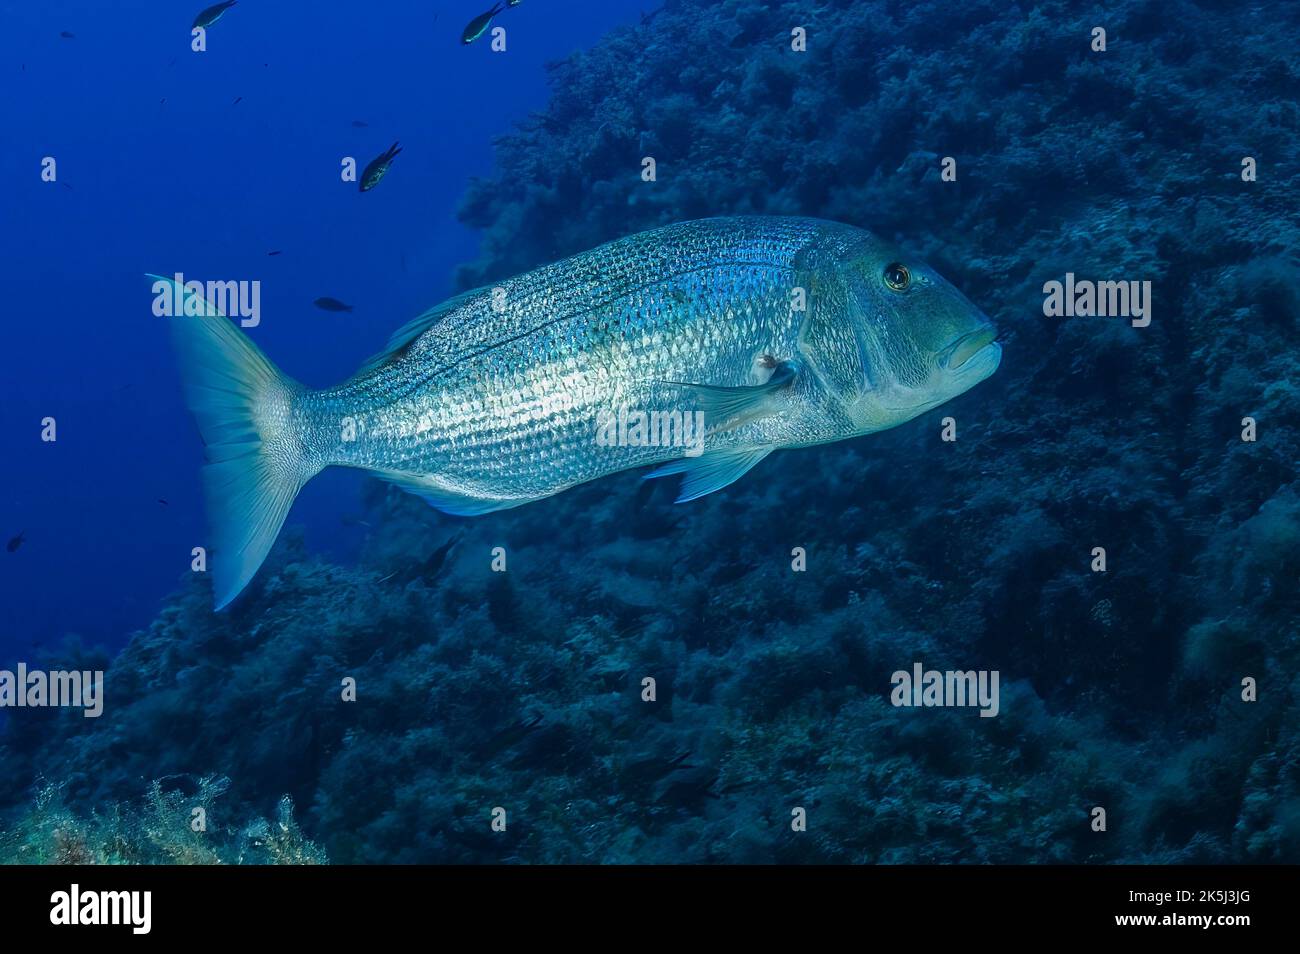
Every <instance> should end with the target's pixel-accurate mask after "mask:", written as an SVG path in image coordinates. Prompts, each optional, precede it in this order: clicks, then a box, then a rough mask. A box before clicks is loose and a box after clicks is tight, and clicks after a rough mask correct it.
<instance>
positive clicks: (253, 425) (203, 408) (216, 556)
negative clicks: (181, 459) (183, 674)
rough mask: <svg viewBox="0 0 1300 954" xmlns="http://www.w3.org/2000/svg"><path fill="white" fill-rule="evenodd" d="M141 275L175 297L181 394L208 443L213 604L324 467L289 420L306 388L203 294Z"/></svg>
mask: <svg viewBox="0 0 1300 954" xmlns="http://www.w3.org/2000/svg"><path fill="white" fill-rule="evenodd" d="M149 277H150V278H153V279H155V284H154V292H155V294H159V293H166V294H170V295H172V296H173V301H174V302H175V303H177V304H179V305H180V306H181V307H180V308H179V309H175V308H174V309H173V312H172V315H173V316H172V317H170V318H168V319H167V321H168V322H169V323H170V324H171V328H172V341H173V343H174V345H175V347H176V353H177V356H178V357H179V359H180V364H181V378H182V382H183V384H184V388H185V400H186V403H187V404H188V405H189V408H190V412H191V413H192V414H193V415H194V417H195V419H196V420H197V421H198V425H199V432H200V433H201V434H202V436H203V443H204V444H205V446H206V456H207V464H206V465H205V466H204V468H203V485H204V495H205V497H206V498H207V505H208V519H209V521H210V522H211V526H212V538H211V555H210V561H209V562H210V566H211V569H212V581H213V601H214V603H215V608H216V609H221V608H223V607H224V606H226V605H227V604H228V603H230V601H231V600H233V599H234V598H235V597H236V596H238V595H239V593H240V591H241V590H243V588H244V587H245V586H246V585H247V584H248V581H249V580H251V579H252V578H253V574H254V573H256V572H257V570H258V567H260V566H261V565H262V562H263V561H264V560H265V559H266V555H267V553H269V552H270V550H271V545H272V544H274V543H275V539H276V537H277V536H278V535H279V533H280V527H281V526H283V524H284V519H285V517H286V516H287V515H288V513H289V508H290V507H291V506H292V504H293V501H294V498H295V497H296V496H297V495H298V491H300V490H301V489H302V487H303V485H304V484H306V483H307V481H308V480H310V479H311V478H312V477H314V476H315V475H316V474H317V473H319V472H320V470H321V469H322V465H321V464H319V463H316V462H313V461H311V460H310V459H309V458H308V457H307V455H306V454H305V452H304V443H303V437H304V434H303V432H302V425H301V424H298V423H296V422H295V414H294V406H295V404H296V403H297V402H298V400H299V398H300V397H301V396H302V395H303V394H305V393H306V390H305V389H304V388H303V387H302V385H300V384H298V383H297V382H296V381H293V380H292V379H290V378H289V377H287V376H285V375H284V374H283V373H281V372H280V370H279V369H278V368H276V367H275V365H273V364H272V363H271V362H270V361H269V360H268V359H267V357H266V356H265V355H264V354H262V352H261V351H260V350H258V348H257V346H256V345H255V344H253V342H252V340H251V339H249V337H248V336H247V335H245V334H244V333H243V332H242V331H240V330H239V328H237V327H236V326H235V324H234V322H232V321H231V320H230V319H229V318H226V317H224V316H222V314H221V312H220V311H219V310H218V309H217V308H216V307H215V306H214V305H212V304H211V303H210V302H208V301H206V300H205V299H204V298H203V297H202V296H200V295H197V294H195V293H193V292H188V293H187V292H186V291H185V288H184V286H182V285H179V284H178V283H176V282H175V281H173V280H172V279H169V278H161V277H159V276H157V275H150V276H149ZM160 286H161V287H160ZM196 312H197V313H196Z"/></svg>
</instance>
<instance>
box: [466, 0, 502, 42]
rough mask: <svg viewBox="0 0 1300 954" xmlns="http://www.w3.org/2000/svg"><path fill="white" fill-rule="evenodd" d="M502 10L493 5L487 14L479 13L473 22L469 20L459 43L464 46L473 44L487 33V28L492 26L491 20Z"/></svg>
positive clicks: (497, 5)
mask: <svg viewBox="0 0 1300 954" xmlns="http://www.w3.org/2000/svg"><path fill="white" fill-rule="evenodd" d="M504 9H505V8H504V7H502V6H501V4H499V3H498V4H495V5H493V7H492V9H491V10H489V11H488V12H487V13H480V14H479V15H478V16H476V17H475V18H474V19H473V20H470V21H469V24H468V25H467V26H466V27H465V32H464V33H462V34H461V35H460V42H461V43H465V44H469V43H473V42H474V41H475V40H477V39H478V38H479V37H481V36H482V35H483V34H484V33H486V32H487V28H488V27H490V26H491V25H492V18H493V17H495V16H496V15H497V14H498V13H500V12H501V11H502V10H504Z"/></svg>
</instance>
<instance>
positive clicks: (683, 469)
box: [645, 447, 773, 503]
mask: <svg viewBox="0 0 1300 954" xmlns="http://www.w3.org/2000/svg"><path fill="white" fill-rule="evenodd" d="M772 451H773V448H771V447H732V448H727V449H725V450H711V451H705V452H704V454H702V455H701V456H699V457H685V458H682V459H681V460H675V461H672V462H671V463H667V464H664V465H663V466H662V467H656V468H655V469H654V470H652V471H651V472H650V473H648V474H646V475H645V479H646V480H652V479H653V478H655V477H667V476H668V475H669V474H681V475H682V486H681V490H680V491H679V492H678V494H677V503H686V502H687V501H688V500H698V499H699V498H700V497H703V496H705V495H706V494H711V493H713V492H714V491H715V490H721V489H722V488H723V487H726V486H727V485H729V484H733V483H735V482H736V481H737V480H739V479H740V478H741V477H744V476H745V474H747V473H748V472H749V471H750V469H751V468H753V467H754V466H755V465H756V464H757V463H758V462H759V461H760V460H762V459H763V458H764V457H766V456H767V455H768V454H770V453H772Z"/></svg>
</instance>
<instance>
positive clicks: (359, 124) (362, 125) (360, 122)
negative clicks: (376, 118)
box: [352, 119, 370, 129]
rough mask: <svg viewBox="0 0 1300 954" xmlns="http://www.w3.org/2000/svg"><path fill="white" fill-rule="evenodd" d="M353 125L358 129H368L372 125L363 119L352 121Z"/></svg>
mask: <svg viewBox="0 0 1300 954" xmlns="http://www.w3.org/2000/svg"><path fill="white" fill-rule="evenodd" d="M352 125H353V126H355V127H356V128H357V129H366V128H367V127H369V125H370V124H369V123H368V122H365V121H364V120H361V119H354V120H352Z"/></svg>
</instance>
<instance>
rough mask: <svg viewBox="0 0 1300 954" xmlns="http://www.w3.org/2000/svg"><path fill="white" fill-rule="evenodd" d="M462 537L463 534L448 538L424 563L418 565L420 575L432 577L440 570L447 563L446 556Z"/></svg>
mask: <svg viewBox="0 0 1300 954" xmlns="http://www.w3.org/2000/svg"><path fill="white" fill-rule="evenodd" d="M462 536H464V534H463V533H459V534H456V535H455V536H453V537H450V538H449V539H448V540H447V542H446V543H444V544H443V545H442V546H440V547H438V549H436V550H434V551H433V553H432V554H430V555H429V559H427V560H425V561H424V563H422V564H421V565H420V574H421V575H422V576H433V575H434V574H436V573H437V572H438V571H439V570H441V569H442V565H443V564H444V563H446V562H447V554H448V553H450V552H451V548H452V547H454V546H455V545H456V544H458V543H460V538H461V537H462Z"/></svg>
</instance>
